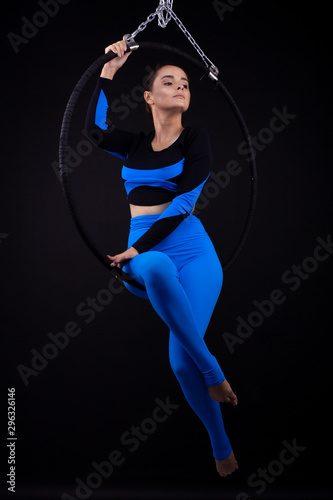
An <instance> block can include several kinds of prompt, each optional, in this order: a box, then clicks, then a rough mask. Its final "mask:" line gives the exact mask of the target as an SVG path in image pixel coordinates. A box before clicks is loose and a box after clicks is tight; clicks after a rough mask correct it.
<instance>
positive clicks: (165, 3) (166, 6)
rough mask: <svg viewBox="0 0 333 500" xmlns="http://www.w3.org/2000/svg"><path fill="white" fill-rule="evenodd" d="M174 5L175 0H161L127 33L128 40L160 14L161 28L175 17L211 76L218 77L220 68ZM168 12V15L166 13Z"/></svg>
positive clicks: (132, 38)
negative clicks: (175, 9) (174, 8)
mask: <svg viewBox="0 0 333 500" xmlns="http://www.w3.org/2000/svg"><path fill="white" fill-rule="evenodd" d="M172 5H173V0H160V3H159V6H158V7H157V9H156V10H155V12H153V13H151V14H149V16H148V17H147V19H146V21H144V22H143V23H141V24H140V25H139V26H138V28H137V29H136V30H135V31H133V33H132V34H130V35H126V37H127V40H129V41H130V40H134V38H135V37H136V35H137V34H138V33H140V32H141V31H144V30H145V29H146V27H147V24H149V23H151V22H152V21H153V20H154V19H155V17H156V16H158V25H159V26H160V27H161V28H165V27H166V26H167V24H168V22H169V21H170V20H171V19H173V20H174V21H175V23H176V24H177V26H178V27H179V28H180V30H181V31H182V32H183V33H184V35H185V37H186V38H187V39H188V41H189V42H190V43H191V44H192V45H193V47H194V48H195V50H196V51H197V53H198V54H199V56H200V57H201V59H202V60H203V62H204V64H205V65H206V67H207V68H209V71H210V73H209V76H210V77H211V78H212V79H213V80H217V79H218V74H219V70H218V68H217V67H216V66H215V65H214V64H213V63H212V61H211V60H210V59H208V57H207V56H206V54H205V53H204V51H203V50H202V49H201V48H200V47H199V45H198V44H197V42H196V41H195V40H194V38H193V36H192V35H191V33H190V32H189V31H188V30H187V29H186V28H185V26H184V25H183V23H182V22H181V20H180V19H179V17H177V15H176V14H175V12H174V11H173V10H172ZM164 14H166V15H164Z"/></svg>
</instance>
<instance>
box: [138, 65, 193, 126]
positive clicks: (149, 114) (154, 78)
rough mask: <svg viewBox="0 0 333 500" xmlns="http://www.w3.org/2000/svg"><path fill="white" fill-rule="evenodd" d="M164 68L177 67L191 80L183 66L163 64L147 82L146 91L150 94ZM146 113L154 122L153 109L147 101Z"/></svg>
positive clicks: (158, 66)
mask: <svg viewBox="0 0 333 500" xmlns="http://www.w3.org/2000/svg"><path fill="white" fill-rule="evenodd" d="M164 66H176V67H177V68H180V69H181V70H183V71H184V73H185V75H186V76H187V79H188V80H189V77H188V74H187V72H186V71H185V70H184V68H182V67H181V66H177V64H172V63H168V62H166V63H163V64H157V66H156V68H155V69H154V70H153V71H152V72H151V73H150V74H149V75H148V77H147V79H146V82H145V91H147V92H150V91H151V90H152V88H153V86H154V82H155V80H156V77H157V73H158V72H159V70H160V69H161V68H164ZM146 111H147V114H148V116H149V118H150V120H151V121H153V113H152V112H151V107H150V104H148V102H147V101H146Z"/></svg>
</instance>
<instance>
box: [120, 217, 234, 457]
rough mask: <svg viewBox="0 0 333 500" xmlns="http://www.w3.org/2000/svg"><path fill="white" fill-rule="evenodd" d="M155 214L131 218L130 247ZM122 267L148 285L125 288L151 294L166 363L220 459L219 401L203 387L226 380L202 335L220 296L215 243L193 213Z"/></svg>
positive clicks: (223, 439)
mask: <svg viewBox="0 0 333 500" xmlns="http://www.w3.org/2000/svg"><path fill="white" fill-rule="evenodd" d="M157 218H158V215H142V216H138V217H133V218H132V219H131V227H130V234H129V239H128V248H129V247H130V246H131V245H132V243H134V242H135V241H136V240H137V239H138V238H139V237H140V236H141V235H142V234H143V233H145V232H146V231H147V230H148V229H149V227H150V226H151V225H152V224H153V223H154V221H155V220H156V219H157ZM123 270H124V271H125V272H126V273H128V274H129V275H131V276H132V277H133V278H134V279H135V280H136V281H137V282H138V283H141V284H142V285H144V286H145V287H146V291H147V292H145V291H142V290H139V289H138V288H135V287H133V286H131V285H128V284H126V288H128V290H129V291H130V292H132V293H134V294H135V295H138V296H139V297H142V298H146V299H149V300H150V302H151V304H152V306H153V308H154V309H155V311H156V312H157V314H158V315H159V316H160V317H161V318H162V320H163V321H164V322H165V323H166V325H167V326H168V327H169V329H170V342H169V356H170V364H171V367H172V370H173V372H174V374H175V375H176V377H177V379H178V382H179V383H180V386H181V388H182V390H183V393H184V395H185V397H186V399H187V401H188V403H189V404H190V406H191V407H192V409H193V410H194V411H195V412H196V414H197V415H198V416H199V418H200V419H201V420H202V422H203V423H204V425H205V427H206V429H207V431H208V434H209V437H210V440H211V444H212V448H213V454H214V457H215V458H216V459H218V460H223V459H224V458H226V457H228V456H229V455H230V453H231V451H232V449H231V446H230V442H229V439H228V437H227V435H226V433H225V430H224V425H223V419H222V414H221V408H220V403H218V402H216V401H213V400H212V398H211V397H210V395H209V393H208V390H207V387H210V386H214V385H218V384H220V383H221V382H223V380H224V379H225V377H224V375H223V372H222V371H221V368H220V367H219V365H218V363H217V361H216V359H215V357H214V356H213V355H212V354H211V353H210V352H209V350H208V348H207V346H206V343H205V341H204V338H203V337H204V335H205V332H206V329H207V327H208V324H209V321H210V318H211V316H212V314H213V310H214V308H215V305H216V302H217V299H218V297H219V294H220V291H221V288H222V281H223V273H222V268H221V264H220V261H219V259H218V257H217V255H216V252H215V248H214V246H213V244H212V242H211V240H210V238H209V236H208V234H207V233H206V231H205V229H204V227H203V225H202V223H201V221H200V220H199V219H198V218H197V217H196V216H195V215H193V214H192V213H191V215H189V216H188V217H187V218H186V219H184V221H183V222H182V223H181V224H180V225H179V226H178V227H177V229H175V231H173V232H172V233H171V234H170V235H169V236H167V238H165V239H164V240H163V241H162V242H161V243H159V244H158V245H156V246H155V247H154V248H153V250H150V251H148V252H145V253H142V254H140V255H137V256H136V257H134V258H133V259H132V260H130V261H129V262H128V263H127V264H125V265H124V266H123Z"/></svg>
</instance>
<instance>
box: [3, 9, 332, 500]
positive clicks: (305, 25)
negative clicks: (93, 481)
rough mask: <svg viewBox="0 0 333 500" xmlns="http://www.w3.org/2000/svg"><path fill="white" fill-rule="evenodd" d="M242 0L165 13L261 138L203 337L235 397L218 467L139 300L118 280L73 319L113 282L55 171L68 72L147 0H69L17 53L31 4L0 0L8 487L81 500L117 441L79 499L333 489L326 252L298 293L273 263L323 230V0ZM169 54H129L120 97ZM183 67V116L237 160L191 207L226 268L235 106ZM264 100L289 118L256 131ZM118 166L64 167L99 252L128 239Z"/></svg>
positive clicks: (285, 267)
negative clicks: (252, 321) (224, 470)
mask: <svg viewBox="0 0 333 500" xmlns="http://www.w3.org/2000/svg"><path fill="white" fill-rule="evenodd" d="M224 3H225V4H226V5H228V2H227V1H226V2H224ZM231 3H232V2H231ZM236 3H237V2H234V3H233V4H234V7H232V8H230V10H228V11H226V12H225V13H224V14H223V17H224V19H221V17H222V15H220V16H219V15H218V13H217V10H216V8H214V5H213V2H211V1H209V2H195V3H193V2H188V1H175V2H174V10H175V12H176V14H177V15H178V16H179V18H180V19H181V20H182V21H183V23H184V24H185V26H186V27H187V29H188V30H189V31H190V33H191V34H192V35H193V37H194V38H195V39H196V41H197V42H198V43H199V45H200V46H201V47H202V49H203V50H204V51H205V53H206V54H207V55H208V57H209V58H210V59H211V60H212V61H213V62H214V63H215V64H216V65H217V66H218V67H219V69H220V78H221V80H222V81H223V82H224V83H225V85H226V86H227V88H228V89H229V90H230V92H231V93H232V95H233V97H234V98H235V100H236V102H237V103H238V105H239V107H240V109H241V110H242V113H243V115H244V117H245V119H246V121H247V124H248V127H249V129H250V132H251V135H253V136H256V137H258V133H259V137H262V138H263V139H264V140H265V139H266V143H265V144H263V142H260V141H259V145H260V151H258V154H257V163H258V178H259V193H258V203H257V208H256V216H255V220H254V224H253V227H252V230H251V233H250V235H249V238H248V241H247V244H246V246H245V248H244V250H243V252H242V254H241V256H240V257H239V258H238V260H237V261H236V263H235V264H234V266H233V267H232V268H231V269H230V270H229V271H227V272H226V273H225V276H224V285H223V291H222V293H221V297H220V299H219V302H218V304H217V307H216V310H215V312H214V315H213V318H212V321H211V323H210V326H209V329H208V332H207V335H206V340H207V344H208V346H209V348H210V349H211V351H212V352H213V353H214V355H215V356H216V357H217V359H218V361H219V362H220V364H221V366H222V369H223V370H224V372H225V373H226V376H227V378H228V379H229V380H230V382H231V384H232V386H233V388H234V390H235V392H236V393H237V395H238V397H239V405H238V406H237V407H236V408H231V407H226V406H223V415H224V420H225V425H226V429H227V432H228V435H229V437H230V440H231V443H232V445H233V448H234V451H235V454H236V457H237V459H238V462H239V470H238V471H237V472H236V473H234V474H233V475H232V476H231V477H229V478H227V479H222V478H220V477H218V475H217V473H216V471H215V465H214V460H213V458H212V455H211V449H210V443H209V440H208V437H207V434H206V431H205V429H204V428H203V427H202V425H201V422H200V421H199V420H198V418H197V417H196V415H195V414H194V413H193V412H192V411H191V409H190V408H189V407H188V406H187V403H186V401H185V400H184V397H183V395H182V392H181V390H180V388H179V386H178V383H177V381H176V379H175V377H174V375H173V373H172V371H171V368H170V366H169V361H168V331H167V328H166V327H165V325H164V324H163V323H162V322H161V320H160V319H159V318H158V317H157V315H156V313H155V312H154V311H153V309H152V307H151V306H150V304H149V303H148V302H146V301H143V300H142V299H139V298H136V297H134V296H133V295H131V294H130V293H129V292H127V291H121V290H120V293H118V294H114V295H113V297H112V301H110V300H109V301H108V302H109V303H108V304H105V305H104V306H103V307H100V309H101V310H99V312H95V315H94V318H93V320H92V321H91V322H90V323H87V319H88V315H87V314H86V315H85V316H82V314H81V315H80V314H78V310H77V308H78V307H79V306H80V304H81V303H82V302H87V300H88V297H91V298H94V297H97V296H98V297H104V300H105V301H107V300H106V298H107V296H106V295H105V293H104V295H103V292H101V293H100V295H98V294H99V292H100V291H101V290H102V289H105V288H107V285H108V283H109V281H110V279H111V274H110V273H108V271H107V270H106V269H105V268H104V267H103V266H102V265H101V264H100V263H99V262H98V261H97V260H96V259H95V258H94V257H93V256H92V254H91V253H90V251H89V250H88V249H87V248H86V247H85V245H84V244H83V243H82V241H81V239H80V236H79V235H78V233H77V232H76V229H75V228H74V225H73V222H72V220H71V218H70V215H69V213H68V210H67V207H66V203H65V201H64V197H63V194H62V190H61V185H60V182H59V180H58V178H57V176H56V173H55V170H56V169H54V168H53V167H52V164H54V162H56V161H57V154H58V138H59V132H60V126H61V121H62V116H63V112H64V109H65V106H66V103H67V100H68V98H69V95H70V93H71V91H72V89H73V88H74V86H75V84H76V83H77V81H78V79H79V78H80V76H81V75H82V73H83V72H84V71H85V70H86V69H87V67H88V66H89V65H90V64H91V63H92V62H93V61H94V60H95V59H97V57H99V56H100V55H101V54H102V53H103V51H104V47H105V46H106V45H108V44H110V43H112V42H114V41H116V40H118V39H121V38H122V36H123V34H124V33H128V32H132V31H133V30H134V29H135V28H136V27H137V26H138V24H139V23H140V22H142V21H143V20H145V19H146V17H147V15H148V14H149V13H150V12H153V11H154V10H155V8H156V4H157V2H156V1H152V0H150V1H147V2H134V1H126V2H112V1H106V0H105V1H102V0H95V1H94V2H91V1H86V0H85V1H76V0H71V1H69V2H68V3H67V4H66V5H61V6H59V12H58V13H57V14H56V15H54V17H52V18H51V17H50V18H49V19H48V20H47V22H46V24H45V26H43V27H40V28H39V29H38V32H36V33H35V34H34V36H31V37H30V39H27V41H28V43H21V44H19V46H18V52H17V53H15V51H14V49H13V46H12V44H11V43H10V41H9V39H8V37H7V34H8V33H9V32H13V33H15V34H17V35H22V27H23V24H24V22H25V21H24V20H22V17H23V16H25V17H26V18H27V19H28V20H32V19H33V18H34V16H35V14H36V12H38V11H41V7H40V5H39V4H38V3H37V2H36V1H25V2H23V1H15V2H12V3H11V4H10V9H9V4H3V5H2V8H3V9H6V10H5V11H3V13H2V16H1V17H2V23H3V26H2V46H3V58H2V60H3V65H2V78H1V83H2V96H3V100H2V101H3V104H2V120H1V121H2V133H1V136H2V152H3V154H2V162H1V164H2V166H1V196H0V205H1V225H0V235H1V239H0V255H1V266H2V267H1V284H2V287H1V289H2V294H1V330H2V335H1V338H2V349H1V352H2V359H1V368H2V369H3V375H2V377H1V400H2V401H1V403H3V404H4V410H3V412H2V415H1V426H2V427H1V428H2V430H1V436H2V439H1V455H2V456H3V462H2V466H1V486H2V488H3V491H4V497H5V496H6V477H5V475H6V474H7V473H8V467H9V466H8V464H7V454H8V452H7V451H6V437H7V425H6V420H7V418H6V417H7V411H6V401H7V388H8V387H14V388H15V390H16V413H17V419H16V424H17V429H16V430H17V438H18V439H17V442H16V494H15V495H14V494H9V497H10V498H53V497H54V498H61V495H62V494H64V493H67V494H69V495H72V496H73V497H74V498H75V487H76V483H75V479H76V478H81V479H82V480H83V481H85V480H86V478H87V476H88V475H89V474H90V473H91V472H93V470H94V469H93V468H92V465H91V464H92V462H94V461H96V462H101V461H103V460H106V459H107V458H108V455H109V453H110V452H111V451H112V450H115V449H117V450H119V451H121V452H122V454H123V456H124V458H125V461H124V463H123V464H122V465H120V466H119V467H115V469H114V472H113V473H112V475H111V476H110V477H109V478H108V479H104V480H103V484H102V485H101V486H100V487H98V488H96V489H94V490H93V492H92V494H91V496H90V497H89V498H92V499H94V498H96V499H97V498H110V499H111V498H115V499H116V498H117V499H118V498H123V499H127V498H128V499H129V498H140V499H141V498H152V499H155V498H156V499H158V498H178V496H179V498H207V499H209V498H212V499H213V498H233V499H237V500H241V499H242V498H244V499H245V498H247V496H246V495H245V494H247V495H248V498H251V499H256V498H262V499H263V498H311V499H312V498H313V499H314V498H316V499H319V498H326V496H325V494H326V495H328V494H329V493H328V492H329V489H330V473H329V470H330V464H329V458H328V456H327V453H328V452H329V450H330V426H329V425H328V423H329V420H330V419H329V412H330V406H331V402H330V399H331V398H330V396H331V393H332V391H331V387H330V385H329V383H328V378H329V373H330V364H331V355H330V354H331V353H330V341H331V330H332V327H331V324H332V320H331V287H330V281H331V280H330V273H331V271H332V262H333V259H332V257H331V256H330V257H329V258H328V259H327V260H325V261H321V262H319V263H318V266H317V269H315V268H313V272H308V273H306V271H304V270H303V273H304V272H305V274H302V276H303V277H301V278H299V280H298V283H297V285H296V281H292V282H291V281H289V282H288V281H286V280H283V279H282V276H283V275H284V273H287V276H289V277H290V276H291V275H292V273H293V272H292V266H293V265H301V266H303V263H304V262H305V266H307V265H308V266H311V265H312V266H314V261H313V260H311V259H310V260H309V259H308V258H309V257H313V255H314V251H315V249H316V247H317V246H318V241H317V238H322V240H324V241H327V239H329V238H330V235H331V234H332V202H331V190H332V185H331V180H332V174H331V137H330V135H329V129H330V125H331V113H332V110H331V107H330V104H331V87H330V86H329V77H328V74H329V70H330V68H329V59H330V58H329V44H328V41H329V29H330V27H329V23H328V18H329V12H328V8H327V6H326V4H323V3H321V4H312V3H309V4H308V5H305V4H304V2H298V1H293V2H286V1H279V2H275V1H273V2H265V1H262V0H261V1H259V0H258V1H256V0H244V1H243V2H239V5H237V6H236V5H235V4H236ZM220 14H221V12H220ZM35 19H36V17H35ZM137 40H138V41H139V42H140V40H144V41H160V42H164V43H169V44H170V45H175V46H178V47H180V48H181V49H183V50H185V51H187V52H188V53H190V54H193V55H195V52H194V50H193V48H192V47H191V46H190V44H189V42H188V41H187V40H186V39H185V37H184V36H183V35H182V33H181V31H180V30H179V29H178V28H177V26H176V25H175V23H174V22H173V21H171V22H170V23H169V25H168V26H167V28H165V29H164V30H162V29H161V28H159V27H158V26H157V22H156V20H155V21H154V22H153V23H151V24H150V25H149V26H148V27H147V29H146V31H145V32H144V33H141V34H140V35H138V36H137ZM164 59H167V60H170V57H168V56H167V57H165V55H164V54H163V55H161V54H157V53H156V52H154V51H147V50H145V51H141V52H140V51H138V52H137V53H135V54H132V55H131V56H130V58H129V60H128V62H127V63H126V65H125V66H124V68H123V69H122V73H121V74H120V73H119V78H117V85H118V92H119V96H120V95H121V93H122V92H124V93H129V94H131V91H132V89H133V87H135V86H140V85H142V81H143V78H144V76H145V74H146V73H147V71H146V70H145V68H146V66H147V65H150V66H153V65H154V64H155V63H156V62H157V61H159V60H161V61H164ZM170 62H175V63H178V61H177V60H174V59H172V60H171V61H170ZM184 67H185V68H187V69H188V70H189V72H190V78H191V91H192V106H191V109H190V111H189V112H188V114H187V117H186V119H187V121H188V122H189V123H200V124H203V125H205V126H207V127H208V128H209V130H210V133H211V138H212V145H213V149H214V156H215V161H214V171H215V172H219V171H221V170H224V169H225V166H226V163H227V162H228V161H230V160H236V161H238V162H239V165H240V168H241V170H242V171H241V173H240V174H239V175H237V176H235V177H233V178H231V180H230V183H229V185H228V186H227V187H226V188H225V189H220V191H219V195H218V196H214V197H212V199H211V200H210V201H209V203H208V206H207V207H206V208H205V209H204V210H202V212H201V214H200V217H201V220H202V221H203V223H204V225H205V227H206V229H207V231H208V233H209V234H210V236H211V238H212V240H213V242H214V244H215V246H216V249H217V252H218V254H219V256H220V258H221V260H222V262H225V261H226V259H227V258H228V257H229V256H230V255H231V254H232V252H233V248H234V247H235V245H236V243H237V239H238V237H239V235H240V232H241V230H242V227H243V225H244V221H245V217H246V214H247V208H248V201H249V191H250V173H249V165H248V162H247V161H246V156H245V155H242V154H240V153H239V151H238V150H237V148H238V146H239V144H240V143H241V142H242V140H243V139H242V136H241V132H240V130H239V128H238V126H237V123H236V121H235V118H234V117H233V115H232V114H231V112H230V110H229V108H228V106H227V105H226V103H225V102H224V101H223V99H222V98H221V96H220V94H219V93H217V92H216V90H214V85H213V84H212V83H211V82H210V81H209V80H207V78H204V79H203V80H200V77H201V75H200V74H199V72H198V71H197V70H195V69H193V68H191V67H188V66H187V65H186V63H185V64H184ZM117 77H118V75H117ZM94 84H95V80H94V81H91V82H89V85H88V88H87V89H86V91H85V93H84V94H83V95H82V97H81V98H80V102H79V105H78V107H77V110H76V112H75V113H74V116H73V121H72V124H73V125H72V136H71V141H72V142H71V145H72V147H73V148H74V150H75V148H76V147H77V144H78V142H79V141H80V140H83V139H84V137H83V136H82V134H81V131H82V130H83V128H84V115H85V110H86V107H87V104H88V101H89V95H90V94H91V91H92V89H93V87H94ZM138 101H139V99H137V100H136V101H135V100H133V99H132V101H131V102H132V103H133V102H134V103H135V106H132V107H133V108H135V109H131V110H130V113H129V116H127V117H126V118H125V119H123V120H122V119H121V115H120V113H119V115H118V118H120V121H121V126H123V127H124V128H127V129H131V130H140V129H145V130H148V129H149V127H150V124H149V122H148V120H147V118H146V116H145V115H144V107H143V104H142V102H141V101H140V102H138ZM127 109H128V108H127ZM274 109H275V110H278V111H280V112H282V111H283V109H286V110H287V113H288V114H290V115H293V118H290V119H289V124H286V125H285V127H284V129H283V130H281V131H280V132H275V133H273V134H270V135H267V134H269V132H267V131H266V135H265V132H263V131H262V129H265V128H267V127H269V123H270V120H271V119H272V117H273V116H274ZM124 114H125V111H123V115H124ZM126 114H127V112H126ZM279 123H281V122H279ZM112 167H113V168H112ZM120 167H121V161H120V160H117V159H115V158H114V157H109V156H108V155H107V154H106V153H104V152H102V151H98V150H96V149H94V150H93V152H92V153H90V154H89V155H87V156H86V157H85V158H82V161H81V162H80V164H79V165H78V168H75V169H74V172H73V173H72V174H71V182H72V186H73V189H74V191H75V193H76V196H77V203H78V206H79V210H80V213H81V215H82V218H83V220H84V221H85V224H86V227H87V228H88V229H89V231H90V232H91V233H92V235H93V237H94V238H95V239H96V241H97V242H98V244H100V246H101V248H103V251H104V250H105V253H111V254H115V253H118V252H121V251H123V250H125V248H126V243H127V231H128V221H129V213H128V208H127V205H126V200H125V196H124V191H123V187H122V184H121V180H120V175H119V169H120ZM331 253H332V250H331ZM324 254H325V250H321V254H320V255H324ZM327 255H328V254H327ZM304 259H305V260H304ZM306 259H308V260H306ZM203 272H204V270H203ZM293 285H295V288H296V287H297V289H294V290H292V287H293ZM274 289H279V290H281V292H282V293H283V296H284V297H285V300H284V302H283V304H281V305H276V306H275V308H274V311H271V314H269V317H267V318H263V321H262V322H261V323H262V324H261V325H260V326H257V327H256V328H254V331H253V333H252V335H250V336H249V337H248V338H247V339H244V342H243V343H242V344H236V345H235V346H234V352H233V353H231V351H230V349H228V346H227V344H226V342H225V340H224V336H223V334H224V333H225V332H229V333H231V334H233V335H236V327H237V317H242V318H243V319H244V320H247V318H248V316H249V315H250V314H251V313H252V312H253V311H254V310H256V307H255V305H254V304H253V301H259V302H262V301H264V300H267V299H269V297H270V294H271V292H272V290H274ZM102 300H103V299H102ZM99 306H101V304H100V303H99ZM81 307H84V306H82V304H81ZM90 318H92V315H91V316H90ZM68 322H75V323H76V324H77V325H78V327H79V328H80V333H79V335H77V336H76V337H72V338H70V340H69V343H68V345H67V346H66V347H65V348H64V349H63V350H59V352H58V353H57V354H56V355H55V357H54V359H52V360H49V361H48V364H47V366H45V368H44V369H41V370H40V371H39V372H35V374H32V375H31V376H29V377H28V379H27V384H26V385H25V384H24V382H23V378H22V377H21V376H20V374H19V372H18V366H19V365H25V366H26V367H30V368H31V360H32V357H33V354H32V353H31V350H32V349H36V350H37V351H38V352H41V351H42V350H43V348H44V347H45V345H46V344H49V343H50V342H51V341H50V339H49V337H48V334H49V333H53V334H56V333H58V332H61V331H64V328H65V326H66V325H68ZM168 397H169V398H170V402H171V403H173V404H176V405H179V407H178V408H177V409H176V410H174V412H173V414H172V415H170V416H169V417H168V419H167V420H166V421H165V422H164V423H159V424H157V428H156V430H155V432H153V433H152V434H150V435H149V436H148V438H147V439H146V440H145V441H144V442H141V443H140V446H139V448H138V449H137V450H136V451H135V452H133V453H131V452H130V450H129V446H125V445H124V444H122V443H121V442H120V438H121V436H122V434H123V433H124V432H125V431H129V430H130V428H131V426H137V425H140V424H141V422H142V421H144V419H146V418H149V417H151V415H152V412H153V410H154V408H155V407H156V402H155V399H156V398H159V399H160V400H162V401H165V400H166V399H167V398H168ZM294 440H296V442H297V445H299V446H302V447H303V448H306V449H304V450H303V451H302V452H300V453H299V457H297V458H296V460H295V461H294V463H292V464H289V465H285V466H284V470H283V472H281V474H279V473H278V474H277V475H276V477H275V478H274V481H272V482H270V483H268V482H267V483H266V489H265V491H264V492H263V493H261V494H258V493H257V490H258V486H257V487H253V486H251V485H249V484H248V478H249V476H251V474H257V473H258V472H257V471H258V468H266V469H267V467H268V466H269V464H270V463H271V462H272V461H273V460H277V459H278V457H279V454H280V452H281V450H282V449H283V448H284V444H283V442H284V441H287V442H288V443H290V444H291V443H293V441H294ZM272 467H273V469H274V466H272ZM276 467H278V465H277V466H276ZM270 477H271V478H272V475H270ZM242 492H244V494H243V495H241V493H242ZM7 494H8V493H7ZM24 495H26V496H24Z"/></svg>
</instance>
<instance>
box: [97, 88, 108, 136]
mask: <svg viewBox="0 0 333 500" xmlns="http://www.w3.org/2000/svg"><path fill="white" fill-rule="evenodd" d="M108 107H109V105H108V101H107V98H106V96H105V94H104V92H103V90H101V91H100V94H99V97H98V102H97V106H96V111H95V125H97V126H98V127H99V128H101V129H102V130H107V128H108V126H107V124H106V114H107V110H108Z"/></svg>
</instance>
